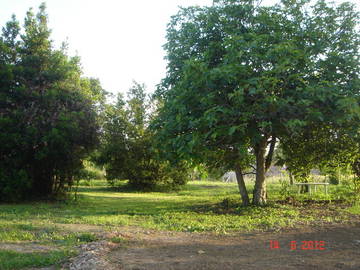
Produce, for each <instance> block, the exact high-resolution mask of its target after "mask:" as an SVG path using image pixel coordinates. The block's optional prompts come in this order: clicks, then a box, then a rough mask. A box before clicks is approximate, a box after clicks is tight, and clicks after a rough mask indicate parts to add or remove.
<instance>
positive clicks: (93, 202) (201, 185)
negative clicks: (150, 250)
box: [0, 181, 360, 270]
mask: <svg viewBox="0 0 360 270" xmlns="http://www.w3.org/2000/svg"><path fill="white" fill-rule="evenodd" d="M82 183H83V184H84V183H85V182H82ZM90 183H91V184H90V186H85V185H83V186H80V187H79V192H78V200H77V201H69V202H56V203H54V202H52V203H45V202H43V203H39V202H38V203H35V202H32V203H24V204H1V205H0V269H1V270H3V269H21V268H22V267H28V266H45V265H51V264H56V263H61V262H62V260H64V258H66V257H68V256H73V255H75V254H76V249H75V248H74V247H75V246H77V245H79V244H81V243H85V242H90V241H94V240H96V239H98V238H99V237H101V236H100V235H101V234H99V232H101V231H104V232H107V231H112V230H119V226H137V227H141V228H144V229H155V230H175V231H188V232H214V233H231V232H239V231H240V232H241V231H251V230H280V229H282V228H285V227H286V228H287V227H294V226H303V225H308V224H310V225H311V224H318V225H319V224H320V225H321V223H322V222H323V223H329V222H330V223H331V222H351V221H353V220H354V216H355V217H357V215H358V214H359V213H360V208H359V206H351V205H350V204H348V203H346V202H344V203H340V204H339V203H336V202H332V201H334V200H335V199H338V198H340V197H341V198H342V196H343V193H344V192H345V193H346V190H345V188H346V187H341V186H338V187H330V194H329V195H324V194H323V193H321V192H318V193H317V194H315V195H312V197H311V198H313V197H315V198H317V199H320V200H321V201H322V202H324V201H325V200H326V202H327V203H326V205H325V206H324V205H323V204H320V205H314V207H308V206H307V205H301V204H300V205H296V204H295V205H292V204H288V203H285V200H283V201H284V203H276V204H275V203H270V204H269V206H266V207H247V208H244V207H241V206H240V198H239V194H238V190H237V185H236V184H235V183H221V182H205V181H201V182H200V181H199V182H190V183H189V184H188V185H186V186H185V187H183V188H182V190H180V191H176V192H170V193H160V192H148V193H144V192H129V191H118V190H114V189H111V188H109V187H108V186H107V185H106V181H92V182H90ZM249 189H250V192H251V185H249ZM290 191H291V190H290ZM291 192H293V193H294V194H295V193H296V192H295V190H292V191H291ZM306 196H308V195H306ZM306 196H305V197H304V196H302V197H299V198H298V199H299V200H307V199H309V198H310V197H306ZM281 198H282V197H281V185H279V184H278V183H276V182H274V183H272V184H269V199H270V201H273V202H274V201H276V200H280V199H281ZM329 200H330V201H329ZM331 200H332V201H331ZM319 222H320V223H319ZM64 224H65V225H64ZM66 224H68V225H66ZM73 224H81V225H73ZM69 225H70V226H69ZM92 225H97V227H96V226H93V227H96V230H95V231H97V232H93V231H92V230H87V227H86V226H88V227H89V228H92V227H91V226H92ZM81 228H82V229H81ZM37 245H38V246H39V247H41V248H38V249H35V247H37ZM19 246H20V247H19ZM26 247H28V249H29V250H30V252H29V250H26ZM45 247H46V248H45ZM31 248H34V252H31Z"/></svg>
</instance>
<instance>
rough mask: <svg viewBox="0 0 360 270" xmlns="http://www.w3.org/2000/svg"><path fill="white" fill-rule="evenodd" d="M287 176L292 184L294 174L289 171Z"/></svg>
mask: <svg viewBox="0 0 360 270" xmlns="http://www.w3.org/2000/svg"><path fill="white" fill-rule="evenodd" d="M289 178H290V185H293V184H294V176H293V175H292V173H291V172H290V171H289Z"/></svg>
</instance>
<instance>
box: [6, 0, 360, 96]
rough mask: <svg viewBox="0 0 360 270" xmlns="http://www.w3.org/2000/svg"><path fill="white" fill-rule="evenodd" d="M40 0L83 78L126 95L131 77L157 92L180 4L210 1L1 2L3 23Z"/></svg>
mask: <svg viewBox="0 0 360 270" xmlns="http://www.w3.org/2000/svg"><path fill="white" fill-rule="evenodd" d="M272 1H275V0H266V2H267V3H271V2H272ZM352 1H353V2H356V0H352ZM42 2H45V3H46V6H47V13H48V15H49V26H50V28H51V29H52V36H51V38H52V39H53V40H54V44H55V46H57V47H59V46H60V44H61V43H62V42H63V41H66V40H67V42H68V43H69V54H70V55H75V54H77V55H79V56H80V57H81V63H82V67H83V71H84V75H85V76H88V77H95V78H98V79H100V82H101V84H102V86H103V88H105V89H106V90H107V91H109V92H112V93H117V92H123V93H124V92H126V91H127V90H128V89H129V88H130V87H131V85H132V81H133V80H135V81H137V82H139V83H145V85H146V86H147V91H148V92H153V91H154V90H155V87H156V84H158V83H159V82H160V81H161V79H162V78H163V77H164V76H165V73H166V61H165V60H164V56H165V52H164V50H163V48H162V45H163V44H164V43H165V42H166V40H165V35H166V25H167V23H168V22H169V21H170V16H172V15H174V14H176V13H177V11H178V6H183V7H186V6H191V5H200V6H203V5H211V3H212V0H152V1H149V0H101V1H100V0H47V1H46V0H45V1H44V0H0V26H1V27H2V26H4V25H5V23H6V22H7V21H8V20H9V19H10V18H11V15H12V14H15V15H16V16H17V18H18V20H19V21H20V23H21V25H22V24H23V19H24V16H25V14H26V11H27V10H28V9H29V8H30V7H33V8H34V11H35V12H36V11H37V9H38V7H39V6H40V4H41V3H42Z"/></svg>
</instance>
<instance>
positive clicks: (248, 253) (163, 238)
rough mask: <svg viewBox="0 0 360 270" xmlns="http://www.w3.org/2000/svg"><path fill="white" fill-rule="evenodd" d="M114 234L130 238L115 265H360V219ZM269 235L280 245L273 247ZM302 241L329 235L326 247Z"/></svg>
mask: <svg viewBox="0 0 360 270" xmlns="http://www.w3.org/2000/svg"><path fill="white" fill-rule="evenodd" d="M114 235H117V236H118V237H122V238H123V239H126V242H125V243H123V244H120V245H119V247H118V248H116V249H113V250H111V251H109V253H108V254H107V260H108V262H110V264H111V265H112V266H113V267H114V268H115V269H124V270H130V269H132V270H135V269H137V270H140V269H147V270H151V269H154V270H155V269H156V270H162V269H164V270H165V269H166V270H169V269H174V270H175V269H179V270H180V269H186V270H187V269H276V270H278V269H360V223H358V224H356V225H341V224H337V225H327V226H322V227H317V226H314V227H307V228H298V229H292V230H287V231H282V232H265V233H241V234H240V233H239V234H232V235H225V236H224V235H221V236H220V235H214V234H195V233H178V232H176V233H174V232H158V231H143V230H140V229H139V230H134V229H124V230H122V231H121V232H115V233H114ZM270 240H275V241H278V242H279V248H274V249H270ZM291 241H296V243H297V249H296V250H291V248H290V247H291V246H290V244H291ZM302 241H324V243H325V244H324V247H325V250H314V249H312V250H303V249H302V248H301V245H302V244H303V242H302Z"/></svg>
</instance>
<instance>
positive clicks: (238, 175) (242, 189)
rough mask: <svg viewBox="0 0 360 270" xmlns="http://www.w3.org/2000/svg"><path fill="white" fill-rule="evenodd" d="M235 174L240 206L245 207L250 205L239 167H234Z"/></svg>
mask: <svg viewBox="0 0 360 270" xmlns="http://www.w3.org/2000/svg"><path fill="white" fill-rule="evenodd" d="M235 173H236V180H237V183H238V186H239V191H240V195H241V199H242V205H244V206H247V205H249V204H250V199H249V194H248V192H247V190H246V186H245V181H244V177H243V174H242V170H241V167H240V166H239V165H236V167H235Z"/></svg>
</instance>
